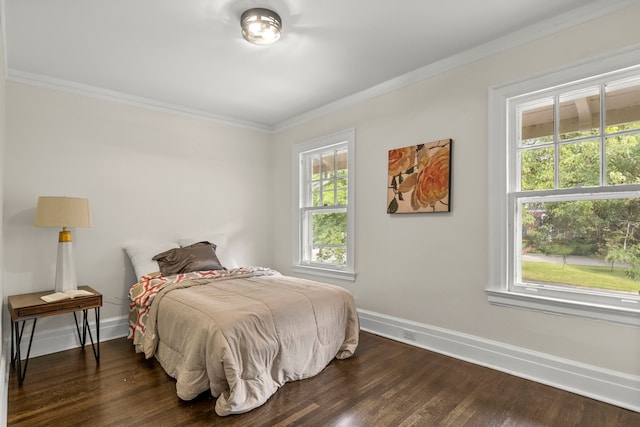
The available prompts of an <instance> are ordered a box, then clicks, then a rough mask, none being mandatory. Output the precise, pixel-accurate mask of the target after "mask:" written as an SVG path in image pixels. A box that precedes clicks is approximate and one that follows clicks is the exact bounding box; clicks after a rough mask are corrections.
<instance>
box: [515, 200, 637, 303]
mask: <svg viewBox="0 0 640 427" xmlns="http://www.w3.org/2000/svg"><path fill="white" fill-rule="evenodd" d="M520 207H521V211H520V212H521V221H522V222H521V223H522V234H521V236H522V241H521V245H522V246H521V247H522V263H521V275H520V277H521V278H522V282H525V283H528V284H546V285H549V284H551V285H558V286H562V287H571V288H579V289H592V290H596V289H604V290H611V291H616V292H624V293H631V294H635V295H637V294H638V291H640V199H637V198H634V199H609V200H579V201H566V202H537V203H521V204H520Z"/></svg>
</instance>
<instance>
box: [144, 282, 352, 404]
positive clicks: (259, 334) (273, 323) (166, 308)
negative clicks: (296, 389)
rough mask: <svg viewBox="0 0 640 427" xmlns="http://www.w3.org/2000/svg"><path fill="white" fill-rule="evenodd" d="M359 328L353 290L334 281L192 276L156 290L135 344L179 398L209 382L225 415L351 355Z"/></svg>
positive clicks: (196, 392)
mask: <svg viewBox="0 0 640 427" xmlns="http://www.w3.org/2000/svg"><path fill="white" fill-rule="evenodd" d="M358 331H359V326H358V317H357V313H356V308H355V304H354V301H353V297H352V295H351V294H350V293H349V292H348V291H346V290H345V289H343V288H340V287H338V286H332V285H327V284H320V283H318V282H313V281H309V280H304V279H298V278H293V277H288V276H282V275H279V274H276V275H272V276H250V277H242V276H241V277H228V278H217V279H194V280H184V281H181V282H178V283H170V284H168V285H167V286H165V287H164V288H162V290H160V291H159V292H158V293H157V295H155V297H154V299H153V303H152V304H151V307H150V310H149V313H148V319H147V320H146V325H145V331H144V336H143V337H142V338H143V339H142V344H139V345H137V346H136V349H137V350H138V351H143V352H144V353H145V355H146V357H147V358H149V357H151V356H153V355H155V357H156V358H157V360H158V361H159V362H160V364H161V365H162V367H163V368H164V369H165V371H166V372H167V373H168V374H169V375H170V376H172V377H173V378H175V379H176V381H177V382H176V389H177V394H178V396H179V397H180V398H181V399H184V400H190V399H193V398H195V397H196V396H198V395H199V394H200V393H202V392H204V391H206V390H209V389H210V390H211V394H212V395H213V396H215V397H217V401H216V408H215V409H216V413H217V414H219V415H223V416H224V415H229V414H237V413H242V412H246V411H249V410H251V409H253V408H256V407H258V406H260V405H262V404H263V403H264V402H265V401H266V400H267V399H268V398H269V397H270V396H271V395H272V394H273V393H275V391H276V390H277V389H278V387H280V386H281V385H283V384H284V383H285V382H287V381H293V380H300V379H303V378H308V377H311V376H314V375H316V374H317V373H319V372H320V371H322V369H324V367H325V366H326V365H327V364H328V363H329V362H330V361H331V360H332V359H333V358H334V357H336V358H338V359H344V358H347V357H350V356H351V355H352V354H353V352H354V351H355V349H356V347H357V345H358ZM138 341H139V340H138Z"/></svg>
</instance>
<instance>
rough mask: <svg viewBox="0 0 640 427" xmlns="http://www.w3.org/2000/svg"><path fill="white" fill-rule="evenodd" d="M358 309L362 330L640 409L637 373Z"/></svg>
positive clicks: (623, 406) (587, 395) (639, 381)
mask: <svg viewBox="0 0 640 427" xmlns="http://www.w3.org/2000/svg"><path fill="white" fill-rule="evenodd" d="M358 313H359V317H360V327H361V329H362V330H363V331H367V332H371V333H373V334H376V335H380V336H383V337H386V338H390V339H393V340H396V341H400V342H403V343H406V344H410V345H413V346H416V347H420V348H424V349H427V350H431V351H434V352H436V353H441V354H444V355H447V356H451V357H455V358H456V359H461V360H464V361H467V362H471V363H474V364H477V365H481V366H485V367H488V368H492V369H495V370H498V371H502V372H506V373H508V374H511V375H515V376H517V377H521V378H526V379H528V380H532V381H536V382H539V383H542V384H546V385H549V386H552V387H556V388H559V389H562V390H566V391H569V392H572V393H576V394H579V395H582V396H586V397H589V398H592V399H596V400H600V401H603V402H606V403H610V404H612V405H616V406H620V407H622V408H626V409H630V410H632V411H636V412H640V399H639V398H638V397H639V396H640V376H636V375H631V374H626V373H622V372H618V371H613V370H609V369H604V368H600V367H597V366H592V365H587V364H584V363H579V362H575V361H573V360H569V359H562V358H559V357H556V356H552V355H549V354H545V353H539V352H535V351H531V350H528V349H525V348H522V347H516V346H512V345H508V344H504V343H500V342H497V341H492V340H488V339H485V338H481V337H477V336H473V335H467V334H462V333H460V332H456V331H452V330H448V329H443V328H438V327H435V326H430V325H426V324H421V323H417V322H412V321H409V320H405V319H400V318H396V317H391V316H386V315H383V314H379V313H374V312H371V311H367V310H358Z"/></svg>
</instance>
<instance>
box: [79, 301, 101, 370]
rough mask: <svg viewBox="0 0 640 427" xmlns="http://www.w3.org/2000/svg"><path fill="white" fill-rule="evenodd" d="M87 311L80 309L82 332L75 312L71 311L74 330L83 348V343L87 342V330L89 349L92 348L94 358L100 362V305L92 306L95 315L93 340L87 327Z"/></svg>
mask: <svg viewBox="0 0 640 427" xmlns="http://www.w3.org/2000/svg"><path fill="white" fill-rule="evenodd" d="M87 311H89V310H82V333H81V332H80V326H79V325H78V317H77V316H76V313H75V312H74V313H73V320H75V322H76V330H77V331H78V339H79V340H80V345H81V346H82V348H84V345H85V344H86V342H87V332H89V340H91V349H92V350H93V356H94V357H95V358H96V362H97V363H100V307H95V308H94V313H95V317H96V341H95V343H94V341H93V334H92V333H91V328H90V327H89V319H88V318H87Z"/></svg>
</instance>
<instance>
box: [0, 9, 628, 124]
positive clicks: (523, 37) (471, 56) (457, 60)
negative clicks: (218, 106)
mask: <svg viewBox="0 0 640 427" xmlns="http://www.w3.org/2000/svg"><path fill="white" fill-rule="evenodd" d="M638 2H639V0H599V1H596V2H594V3H590V4H587V5H585V6H582V7H579V8H576V9H574V10H572V11H570V12H567V13H563V14H560V15H557V16H555V17H553V18H551V19H548V20H546V21H543V22H540V23H538V24H534V25H531V26H528V27H524V28H522V29H520V30H518V31H515V32H512V33H510V34H508V35H505V36H503V37H500V38H498V39H495V40H492V41H490V42H487V43H484V44H481V45H479V46H476V47H474V48H471V49H468V50H466V51H464V52H461V53H459V54H456V55H453V56H450V57H448V58H444V59H442V60H440V61H437V62H434V63H432V64H429V65H427V66H424V67H421V68H418V69H416V70H414V71H411V72H409V73H406V74H403V75H401V76H398V77H395V78H393V79H390V80H388V81H386V82H383V83H380V84H378V85H375V86H373V87H371V88H369V89H365V90H363V91H360V92H357V93H354V94H353V95H350V96H346V97H344V98H341V99H339V100H337V101H334V102H331V103H328V104H325V105H323V106H321V107H319V108H316V109H313V110H310V111H307V112H305V113H302V114H300V115H297V116H294V117H291V118H290V119H287V120H283V121H281V122H279V123H275V124H273V125H269V124H264V123H257V122H250V121H245V120H239V119H235V118H233V117H228V116H223V115H217V114H212V113H209V112H206V111H202V110H196V109H191V108H187V107H184V106H181V105H176V104H171V103H166V102H162V101H158V100H154V99H149V98H144V97H138V96H134V95H130V94H126V93H122V92H117V91H112V90H108V89H103V88H99V87H95V86H90V85H85V84H81V83H76V82H71V81H68V80H62V79H57V78H54V77H49V76H44V75H40V74H34V73H27V72H23V71H20V70H16V69H11V68H7V64H8V63H7V62H6V58H5V76H6V79H7V80H8V81H13V82H17V83H23V84H28V85H32V86H39V87H44V88H47V89H53V90H59V91H63V92H70V93H75V94H78V95H84V96H89V97H93V98H98V99H104V100H109V101H115V102H121V103H125V104H129V105H133V106H137V107H144V108H150V109H153V110H156V111H161V112H166V113H172V114H178V115H182V116H186V117H191V118H196V119H200V120H206V121H210V122H215V123H219V124H224V125H230V126H235V127H241V128H245V129H250V130H256V131H261V132H267V133H275V132H280V131H282V130H285V129H288V128H291V127H294V126H298V125H301V124H303V123H305V122H308V121H310V120H313V119H316V118H320V117H322V116H325V115H328V114H331V113H335V112H337V111H340V110H343V109H345V108H348V107H351V106H353V105H356V104H359V103H361V102H364V101H367V100H369V99H372V98H375V97H378V96H380V95H384V94H386V93H389V92H392V91H395V90H398V89H401V88H404V87H406V86H409V85H411V84H414V83H417V82H419V81H422V80H426V79H428V78H431V77H433V76H436V75H438V74H441V73H444V72H446V71H449V70H452V69H455V68H457V67H460V66H463V65H466V64H469V63H471V62H473V61H476V60H479V59H482V58H484V57H487V56H490V55H494V54H496V53H499V52H502V51H504V50H507V49H510V48H513V47H517V46H519V45H522V44H525V43H528V42H530V41H533V40H537V39H540V38H542V37H545V36H548V35H551V34H554V33H557V32H559V31H562V30H565V29H567V28H570V27H573V26H576V25H579V24H582V23H584V22H588V21H590V20H593V19H597V18H600V17H602V16H606V15H608V14H610V13H613V12H615V11H617V10H619V9H622V8H623V7H626V6H629V5H632V4H638ZM4 3H5V0H0V6H1V7H2V9H0V13H2V16H1V18H2V19H1V21H0V22H1V23H2V24H4ZM2 31H4V25H2ZM3 43H4V45H5V49H4V51H5V57H6V40H5V39H3Z"/></svg>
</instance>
